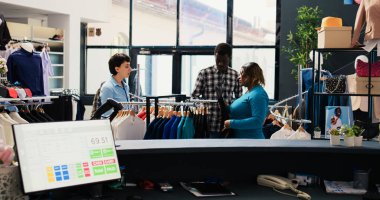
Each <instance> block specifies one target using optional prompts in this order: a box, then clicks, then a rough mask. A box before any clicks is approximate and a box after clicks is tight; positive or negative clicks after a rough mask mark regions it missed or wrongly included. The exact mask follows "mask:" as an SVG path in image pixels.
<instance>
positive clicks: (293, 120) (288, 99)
mask: <svg viewBox="0 0 380 200" xmlns="http://www.w3.org/2000/svg"><path fill="white" fill-rule="evenodd" d="M306 93H307V91H305V92H303V93H302V95H304V94H306ZM297 97H299V95H298V94H296V95H294V96H291V97H289V98H286V99H284V100H282V101H280V102H278V103H275V104H274V105H273V106H272V107H271V108H270V109H269V111H270V113H271V114H272V115H274V116H275V117H276V118H280V119H285V120H287V121H292V122H297V123H302V124H310V123H311V121H310V120H308V119H289V118H287V117H283V116H281V115H277V114H275V113H274V111H273V110H274V109H275V108H277V107H278V106H279V105H281V104H283V103H285V102H288V101H290V100H293V99H295V98H297Z"/></svg>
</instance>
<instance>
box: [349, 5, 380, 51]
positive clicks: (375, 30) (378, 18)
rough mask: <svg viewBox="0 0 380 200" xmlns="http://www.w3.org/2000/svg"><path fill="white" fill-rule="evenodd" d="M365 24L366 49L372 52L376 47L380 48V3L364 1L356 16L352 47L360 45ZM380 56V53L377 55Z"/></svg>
mask: <svg viewBox="0 0 380 200" xmlns="http://www.w3.org/2000/svg"><path fill="white" fill-rule="evenodd" d="M364 24H366V28H365V36H364V44H365V47H364V49H365V50H366V51H371V50H372V49H373V48H375V47H376V46H377V47H378V48H379V46H380V1H373V0H363V1H362V2H361V4H360V6H359V9H358V11H357V14H356V19H355V27H354V33H353V37H352V41H351V46H357V45H359V44H360V43H359V37H360V32H361V30H362V29H363V26H364ZM377 55H378V56H380V52H379V51H378V53H377Z"/></svg>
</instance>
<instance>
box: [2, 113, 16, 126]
mask: <svg viewBox="0 0 380 200" xmlns="http://www.w3.org/2000/svg"><path fill="white" fill-rule="evenodd" d="M0 115H2V116H4V117H5V118H6V119H8V120H9V121H10V122H12V124H18V123H17V122H16V121H15V120H13V119H12V118H11V117H10V116H9V115H8V113H0Z"/></svg>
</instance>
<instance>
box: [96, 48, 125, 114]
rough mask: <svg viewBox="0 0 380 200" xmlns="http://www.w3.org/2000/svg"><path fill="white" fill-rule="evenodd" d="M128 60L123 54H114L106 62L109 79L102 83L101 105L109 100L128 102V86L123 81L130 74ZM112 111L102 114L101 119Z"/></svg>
mask: <svg viewBox="0 0 380 200" xmlns="http://www.w3.org/2000/svg"><path fill="white" fill-rule="evenodd" d="M130 60H131V59H130V58H129V56H128V55H126V54H124V53H116V54H115V55H113V56H112V57H111V58H110V59H109V61H108V68H109V70H110V73H111V76H110V78H109V79H108V80H107V81H106V82H104V84H103V85H102V88H101V90H100V100H101V103H102V105H103V104H104V103H105V102H106V101H107V99H109V98H111V99H113V100H115V101H118V102H128V101H129V86H128V84H127V83H126V81H125V78H128V77H129V75H130V74H131V70H132V68H131V65H130ZM111 113H112V110H110V111H108V112H106V113H104V114H103V117H108V116H109V115H110V114H111Z"/></svg>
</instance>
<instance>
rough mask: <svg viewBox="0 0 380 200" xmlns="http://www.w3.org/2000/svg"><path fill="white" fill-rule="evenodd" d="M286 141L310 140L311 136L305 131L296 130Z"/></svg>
mask: <svg viewBox="0 0 380 200" xmlns="http://www.w3.org/2000/svg"><path fill="white" fill-rule="evenodd" d="M288 140H311V135H310V134H309V133H308V132H306V131H305V130H300V129H298V130H297V131H296V132H294V133H293V134H292V135H290V136H289V137H288Z"/></svg>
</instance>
